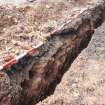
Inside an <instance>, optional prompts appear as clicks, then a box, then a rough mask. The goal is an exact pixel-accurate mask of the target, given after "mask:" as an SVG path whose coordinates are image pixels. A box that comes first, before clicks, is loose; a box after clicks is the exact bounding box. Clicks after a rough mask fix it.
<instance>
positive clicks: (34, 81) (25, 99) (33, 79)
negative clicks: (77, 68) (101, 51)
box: [0, 0, 105, 105]
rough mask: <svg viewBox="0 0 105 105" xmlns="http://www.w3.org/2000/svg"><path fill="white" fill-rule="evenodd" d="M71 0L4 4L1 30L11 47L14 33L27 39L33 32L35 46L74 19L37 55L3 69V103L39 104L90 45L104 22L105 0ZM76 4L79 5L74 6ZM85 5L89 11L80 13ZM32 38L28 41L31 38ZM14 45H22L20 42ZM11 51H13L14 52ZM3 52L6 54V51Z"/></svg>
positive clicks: (0, 84) (0, 85)
mask: <svg viewBox="0 0 105 105" xmlns="http://www.w3.org/2000/svg"><path fill="white" fill-rule="evenodd" d="M91 1H92V0H91ZM68 2H70V1H68ZM68 2H64V1H63V2H61V1H58V2H53V1H50V2H48V1H46V0H43V1H40V2H37V3H36V4H33V5H31V6H29V5H28V6H27V5H25V6H23V7H18V8H16V7H11V8H10V7H9V9H7V8H8V7H1V11H3V15H1V20H0V21H4V20H5V21H6V23H5V22H4V23H1V25H0V32H1V37H2V36H3V37H6V38H7V39H9V40H8V44H6V45H7V48H8V45H9V44H10V43H11V42H10V39H11V37H10V36H12V37H13V38H14V37H15V39H18V38H19V39H20V36H22V37H21V38H23V40H22V42H23V41H25V40H26V39H24V38H26V36H27V35H28V36H27V38H28V39H30V38H29V37H30V36H31V35H32V36H33V37H32V36H31V37H32V38H33V39H34V40H33V39H32V40H33V42H32V43H29V44H28V45H29V47H31V46H32V45H35V44H37V43H38V42H37V41H43V40H44V41H45V40H46V36H47V35H48V34H49V33H50V32H51V31H53V30H54V29H55V28H58V29H59V27H61V25H62V24H64V23H66V22H67V21H69V20H72V21H69V22H68V24H65V25H64V26H63V27H62V28H61V30H60V31H58V32H56V33H55V34H54V36H52V37H51V38H50V37H49V38H48V39H47V40H48V41H46V43H45V44H44V45H43V46H42V47H41V48H40V49H39V51H38V52H37V53H35V54H34V55H33V56H30V55H29V56H26V57H24V58H23V59H21V60H20V61H19V62H18V63H17V64H15V65H13V66H12V67H11V68H9V69H8V72H7V74H8V75H7V74H6V73H5V72H3V71H2V72H1V73H0V105H35V103H37V102H39V101H40V100H42V99H44V98H46V97H47V96H48V95H50V94H53V92H54V89H55V87H56V85H57V84H58V83H59V82H60V80H61V78H62V76H63V74H64V73H65V72H66V71H67V69H68V68H69V67H70V65H71V63H72V62H73V60H74V59H75V58H76V57H77V55H78V54H79V53H80V52H81V50H83V49H84V48H85V47H87V45H88V43H89V41H90V39H91V37H92V34H93V33H94V29H96V28H97V27H99V26H100V25H101V24H102V23H103V21H104V18H105V14H104V13H105V3H104V1H103V2H100V3H94V0H93V2H92V4H91V5H90V3H87V5H86V4H83V5H80V4H82V0H80V2H81V3H80V2H79V1H77V2H74V4H72V5H71V3H68ZM89 2H90V1H89ZM72 3H73V1H72ZM72 6H73V7H74V6H75V7H77V8H74V10H73V7H72ZM70 7H72V8H70ZM10 9H11V10H10ZM75 9H76V10H75ZM81 9H82V10H85V11H82V13H81V14H80V11H81ZM7 10H8V11H7ZM42 10H43V11H42ZM70 10H71V11H70ZM4 11H5V12H4ZM6 11H7V12H6ZM11 12H12V14H13V15H12V16H11V17H10V21H9V20H8V18H7V17H8V15H9V14H11ZM18 13H19V14H18ZM4 14H5V16H7V17H5V16H4ZM16 14H18V15H16ZM77 15H78V16H77ZM2 17H4V18H2ZM21 17H22V18H21ZM75 17H76V18H75ZM2 19H3V20H2ZM11 19H12V22H13V23H12V22H11ZM15 19H17V20H15ZM14 20H15V21H14ZM49 20H50V21H49ZM10 23H11V24H10ZM18 28H19V29H18ZM36 33H37V34H36ZM39 34H40V35H39ZM16 35H17V36H16ZM29 35H30V36H29ZM34 35H35V36H34ZM8 37H9V38H8ZM36 37H37V38H39V39H37V38H36ZM28 39H27V42H28V41H29V42H30V40H28ZM35 39H37V41H35ZM19 41H20V40H19ZM27 42H26V43H27ZM36 42H37V43H36ZM31 44H32V45H31ZM23 45H24V44H23ZM25 45H26V44H25ZM9 46H10V45H9ZM0 47H1V46H0ZM4 47H5V44H4ZM1 48H2V47H1ZM12 48H16V49H19V48H20V46H19V47H18V48H17V47H16V46H15V47H12ZM4 50H5V49H4ZM1 51H2V50H1ZM9 51H11V50H9ZM15 51H16V50H15ZM19 51H20V52H21V51H22V52H24V49H22V48H20V49H19ZM20 52H19V53H18V54H20ZM1 53H2V52H1ZM10 54H12V53H11V52H10ZM1 55H2V56H3V57H4V55H3V53H2V54H1ZM7 55H8V54H7ZM14 55H16V53H15V54H14ZM1 58H2V57H1ZM1 64H2V63H1Z"/></svg>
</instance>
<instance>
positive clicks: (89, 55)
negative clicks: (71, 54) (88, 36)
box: [37, 23, 105, 105]
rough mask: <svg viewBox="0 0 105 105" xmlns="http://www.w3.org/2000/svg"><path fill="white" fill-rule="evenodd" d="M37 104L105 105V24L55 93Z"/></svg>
mask: <svg viewBox="0 0 105 105" xmlns="http://www.w3.org/2000/svg"><path fill="white" fill-rule="evenodd" d="M37 105H105V23H104V24H103V25H102V26H101V27H100V28H98V29H97V30H96V32H95V34H94V35H93V38H92V40H91V42H90V44H89V46H88V47H87V48H86V49H85V50H84V51H82V53H81V54H80V55H79V56H78V57H77V58H76V60H75V61H74V62H73V64H72V66H71V67H70V69H69V71H68V72H66V74H65V75H64V77H63V78H62V81H61V83H60V84H59V85H58V86H57V88H56V90H55V92H54V94H53V95H51V96H49V97H48V98H47V99H45V100H44V101H42V102H40V103H38V104H37Z"/></svg>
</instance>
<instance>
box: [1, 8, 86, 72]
mask: <svg viewBox="0 0 105 105" xmlns="http://www.w3.org/2000/svg"><path fill="white" fill-rule="evenodd" d="M85 10H86V9H83V10H81V11H80V13H79V14H78V15H75V17H73V18H74V19H75V18H77V17H78V16H79V15H80V14H81V13H82V12H84V11H85ZM71 21H72V19H70V20H69V21H67V23H65V24H64V25H62V26H61V27H59V28H58V29H55V30H54V31H52V32H51V33H50V35H49V36H51V35H54V33H56V32H58V31H59V30H60V29H62V27H63V26H65V25H66V24H68V23H70V22H71ZM43 44H44V42H41V43H40V44H38V45H37V46H33V48H31V49H29V50H28V51H26V52H24V53H22V54H20V55H19V56H17V57H16V58H14V59H11V60H10V61H8V62H6V63H4V64H3V65H2V66H0V71H1V70H3V69H4V70H6V69H8V68H9V67H11V66H12V65H14V64H16V63H17V62H18V61H19V60H20V59H22V58H23V57H25V56H26V55H28V54H30V53H34V52H35V51H36V50H38V49H39V48H40V47H41V46H42V45H43Z"/></svg>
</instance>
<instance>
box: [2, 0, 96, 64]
mask: <svg viewBox="0 0 105 105" xmlns="http://www.w3.org/2000/svg"><path fill="white" fill-rule="evenodd" d="M11 2H13V4H15V3H16V2H17V1H16V0H14V1H11ZM18 2H19V1H18ZM94 2H95V1H94V0H86V2H83V1H82V0H79V1H76V0H66V1H65V0H58V1H54V0H49V1H47V0H39V1H37V2H34V3H31V4H30V3H28V4H24V5H22V6H20V5H19V6H17V7H16V6H12V5H8V6H7V5H4V6H0V65H1V64H3V63H4V62H5V61H8V60H10V59H11V58H13V57H15V56H18V55H19V54H21V53H23V52H25V51H26V50H28V49H29V48H31V47H33V46H35V45H37V44H39V43H40V41H44V40H45V39H44V38H45V35H47V34H48V33H49V32H51V31H53V30H54V29H55V28H59V27H61V26H62V24H64V23H65V22H67V21H70V20H72V19H73V18H75V17H76V16H77V15H78V14H80V12H81V11H84V10H85V9H87V8H90V7H91V5H92V6H93V4H94ZM6 3H7V4H8V3H9V1H8V0H7V1H5V2H4V4H6ZM19 3H20V2H19ZM1 4H2V2H1Z"/></svg>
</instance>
